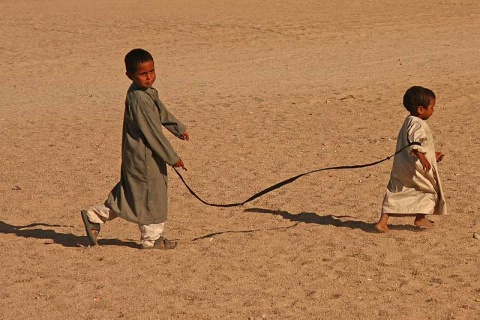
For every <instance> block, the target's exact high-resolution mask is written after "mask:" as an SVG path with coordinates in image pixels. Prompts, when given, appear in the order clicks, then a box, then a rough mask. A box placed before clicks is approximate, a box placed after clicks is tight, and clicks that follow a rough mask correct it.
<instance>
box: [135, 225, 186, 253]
mask: <svg viewBox="0 0 480 320" xmlns="http://www.w3.org/2000/svg"><path fill="white" fill-rule="evenodd" d="M164 227H165V223H164V222H162V223H155V224H139V225H138V228H139V229H140V236H141V238H140V243H141V246H142V249H173V248H175V247H176V246H177V243H176V242H175V241H170V240H167V239H165V238H164V237H163V236H162V235H163V229H164Z"/></svg>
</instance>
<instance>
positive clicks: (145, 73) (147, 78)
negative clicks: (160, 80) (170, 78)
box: [127, 61, 157, 89]
mask: <svg viewBox="0 0 480 320" xmlns="http://www.w3.org/2000/svg"><path fill="white" fill-rule="evenodd" d="M127 77H128V78H129V79H130V80H132V81H133V83H134V84H135V85H136V86H137V87H141V88H144V89H146V88H150V87H151V86H152V85H153V83H154V82H155V79H156V78H157V75H156V74H155V65H154V63H153V61H145V62H142V63H140V64H139V65H138V66H137V71H135V73H130V72H127Z"/></svg>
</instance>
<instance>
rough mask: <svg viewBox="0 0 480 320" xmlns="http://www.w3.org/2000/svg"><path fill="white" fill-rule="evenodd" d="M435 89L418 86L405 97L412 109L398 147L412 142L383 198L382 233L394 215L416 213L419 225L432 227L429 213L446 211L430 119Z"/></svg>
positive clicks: (397, 158)
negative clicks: (428, 122)
mask: <svg viewBox="0 0 480 320" xmlns="http://www.w3.org/2000/svg"><path fill="white" fill-rule="evenodd" d="M435 100H436V97H435V94H434V93H433V91H431V90H429V89H426V88H423V87H420V86H414V87H411V88H410V89H408V90H407V91H406V92H405V95H404V96H403V105H404V106H405V108H406V109H407V110H408V111H409V112H410V115H409V116H408V117H407V118H406V119H405V122H404V123H403V126H402V128H401V129H400V132H399V134H398V138H397V150H400V149H401V148H403V147H405V146H407V145H409V144H411V145H410V146H409V147H407V148H405V149H404V150H403V151H402V152H400V153H399V154H397V155H396V156H395V158H394V160H393V167H392V172H391V174H390V181H389V183H388V186H387V192H386V194H385V198H384V200H383V205H382V214H381V216H380V220H379V221H378V222H377V223H376V224H375V228H376V230H377V231H379V232H387V231H388V225H387V222H388V218H389V217H390V216H414V217H415V220H414V224H415V225H416V226H417V227H423V228H430V227H432V226H433V225H432V221H430V220H429V219H427V218H426V215H429V214H446V213H447V208H446V204H445V197H444V194H443V190H442V184H441V181H440V176H439V174H438V168H437V162H440V161H441V160H442V158H443V153H442V152H435V147H434V144H433V136H432V132H431V131H430V128H429V127H428V125H427V122H426V120H427V119H428V118H430V117H431V116H432V114H433V111H434V106H435Z"/></svg>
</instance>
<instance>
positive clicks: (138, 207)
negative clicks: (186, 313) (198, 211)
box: [81, 49, 189, 249]
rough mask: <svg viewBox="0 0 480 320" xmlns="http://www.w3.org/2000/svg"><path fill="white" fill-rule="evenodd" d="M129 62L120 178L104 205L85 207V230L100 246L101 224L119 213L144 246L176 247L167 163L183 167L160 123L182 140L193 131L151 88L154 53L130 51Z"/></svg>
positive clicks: (127, 57) (83, 212)
mask: <svg viewBox="0 0 480 320" xmlns="http://www.w3.org/2000/svg"><path fill="white" fill-rule="evenodd" d="M125 66H126V69H127V72H126V74H127V76H128V77H129V79H130V80H132V84H131V86H130V88H129V89H128V92H127V98H126V101H125V113H124V120H123V134H122V165H121V177H120V181H119V182H118V183H117V185H116V186H115V187H114V188H113V189H112V191H111V192H110V194H109V195H108V198H107V200H106V201H105V203H104V204H102V205H97V206H94V207H91V208H89V209H87V210H82V211H81V215H82V219H83V222H84V224H85V231H86V232H87V236H88V238H89V239H90V242H91V244H92V245H96V244H97V236H98V233H99V232H100V225H101V224H104V223H105V222H107V221H109V220H112V219H114V218H117V217H120V218H123V219H125V220H127V221H130V222H134V223H137V224H138V225H139V228H140V233H141V246H142V248H144V249H150V248H155V249H157V248H158V249H173V248H175V247H176V245H177V243H176V242H175V241H170V240H167V239H166V238H164V237H163V236H162V234H163V228H164V222H165V220H166V219H167V211H168V207H167V200H168V199H167V164H168V165H171V166H174V167H182V168H184V169H185V166H184V164H183V161H182V160H181V159H180V158H179V156H178V155H177V154H176V153H175V150H174V149H173V147H172V145H171V144H170V142H169V141H168V140H167V138H166V137H165V135H164V134H163V133H162V126H163V127H165V128H166V129H167V130H168V131H170V132H171V133H172V134H173V135H175V136H176V137H178V138H180V139H182V140H188V139H189V135H188V133H187V131H186V127H185V126H184V125H183V124H182V123H181V122H180V121H178V120H177V118H175V116H173V115H172V114H171V113H170V112H169V111H168V110H167V109H166V108H165V106H164V105H163V103H162V102H161V101H160V99H159V97H158V92H157V90H156V89H154V88H153V87H152V85H153V83H154V82H155V79H156V74H155V68H154V62H153V57H152V56H151V55H150V53H148V52H147V51H145V50H143V49H134V50H132V51H130V52H129V53H128V54H127V55H126V56H125Z"/></svg>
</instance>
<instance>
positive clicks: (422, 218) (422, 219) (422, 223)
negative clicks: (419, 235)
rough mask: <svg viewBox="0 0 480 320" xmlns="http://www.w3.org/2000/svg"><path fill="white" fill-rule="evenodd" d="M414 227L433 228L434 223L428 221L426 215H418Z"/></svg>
mask: <svg viewBox="0 0 480 320" xmlns="http://www.w3.org/2000/svg"><path fill="white" fill-rule="evenodd" d="M413 224H414V225H416V226H417V227H421V228H432V227H433V222H432V221H430V220H428V219H427V217H426V215H425V214H417V215H416V216H415V221H414V222H413Z"/></svg>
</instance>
